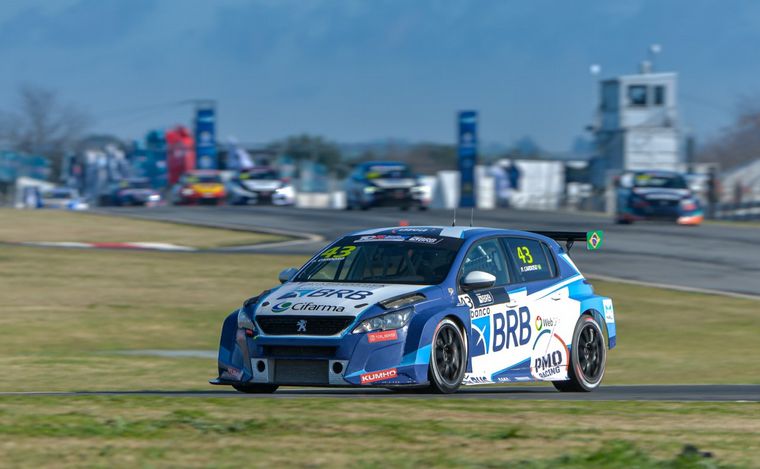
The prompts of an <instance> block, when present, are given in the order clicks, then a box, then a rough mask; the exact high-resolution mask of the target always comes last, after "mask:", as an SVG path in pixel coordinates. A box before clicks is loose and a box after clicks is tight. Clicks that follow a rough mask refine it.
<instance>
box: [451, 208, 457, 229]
mask: <svg viewBox="0 0 760 469" xmlns="http://www.w3.org/2000/svg"><path fill="white" fill-rule="evenodd" d="M451 226H457V208H456V207H454V221H452V222H451Z"/></svg>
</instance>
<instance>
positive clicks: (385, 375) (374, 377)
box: [359, 368, 398, 384]
mask: <svg viewBox="0 0 760 469" xmlns="http://www.w3.org/2000/svg"><path fill="white" fill-rule="evenodd" d="M397 376H398V372H397V371H396V369H395V368H390V369H388V370H381V371H373V372H372V373H364V374H363V375H361V376H360V377H359V379H360V380H361V384H369V383H374V382H376V381H385V380H387V379H393V378H395V377H397Z"/></svg>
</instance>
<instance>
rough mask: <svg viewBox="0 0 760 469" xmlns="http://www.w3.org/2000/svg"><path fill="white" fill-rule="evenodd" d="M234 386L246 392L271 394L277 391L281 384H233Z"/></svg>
mask: <svg viewBox="0 0 760 469" xmlns="http://www.w3.org/2000/svg"><path fill="white" fill-rule="evenodd" d="M232 387H233V388H235V390H236V391H240V392H244V393H246V394H271V393H273V392H275V391H277V388H278V387H279V386H277V385H276V384H233V385H232Z"/></svg>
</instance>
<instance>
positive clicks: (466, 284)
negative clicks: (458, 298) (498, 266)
mask: <svg viewBox="0 0 760 469" xmlns="http://www.w3.org/2000/svg"><path fill="white" fill-rule="evenodd" d="M494 283H496V277H494V276H493V275H491V274H489V273H488V272H483V271H481V270H473V271H472V272H470V273H469V274H467V275H465V276H464V278H463V279H462V280H461V282H460V285H462V290H464V291H471V290H479V289H481V288H488V287H492V286H493V284H494Z"/></svg>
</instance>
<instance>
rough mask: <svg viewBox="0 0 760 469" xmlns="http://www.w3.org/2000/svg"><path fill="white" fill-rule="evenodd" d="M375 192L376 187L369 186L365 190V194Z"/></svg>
mask: <svg viewBox="0 0 760 469" xmlns="http://www.w3.org/2000/svg"><path fill="white" fill-rule="evenodd" d="M375 192H377V187H375V186H367V187H365V188H364V193H365V194H374V193H375Z"/></svg>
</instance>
